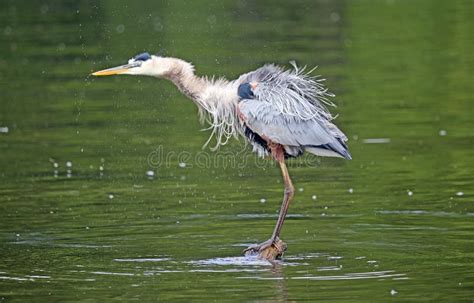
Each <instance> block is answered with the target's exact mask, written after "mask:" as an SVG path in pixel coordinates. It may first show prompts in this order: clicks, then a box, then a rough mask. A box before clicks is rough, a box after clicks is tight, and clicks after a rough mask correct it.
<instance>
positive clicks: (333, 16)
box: [330, 12, 341, 22]
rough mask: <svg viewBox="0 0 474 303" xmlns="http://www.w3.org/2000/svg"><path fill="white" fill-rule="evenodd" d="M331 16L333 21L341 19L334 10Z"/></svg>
mask: <svg viewBox="0 0 474 303" xmlns="http://www.w3.org/2000/svg"><path fill="white" fill-rule="evenodd" d="M330 18H331V21H332V22H338V21H339V20H340V19H341V17H340V16H339V14H338V13H336V12H332V13H331V15H330Z"/></svg>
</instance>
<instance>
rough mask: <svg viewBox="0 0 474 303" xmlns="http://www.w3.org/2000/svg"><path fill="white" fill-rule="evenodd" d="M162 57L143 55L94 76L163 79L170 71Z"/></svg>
mask: <svg viewBox="0 0 474 303" xmlns="http://www.w3.org/2000/svg"><path fill="white" fill-rule="evenodd" d="M163 59H165V58H162V57H160V56H155V55H150V54H149V53H141V54H138V55H136V56H135V57H133V58H131V59H130V60H128V63H127V64H124V65H120V66H116V67H111V68H107V69H103V70H100V71H97V72H95V73H93V74H92V75H93V76H111V75H144V76H155V77H162V76H164V75H165V74H166V73H167V72H168V71H169V66H168V64H167V62H166V60H163Z"/></svg>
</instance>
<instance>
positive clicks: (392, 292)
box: [390, 289, 398, 296]
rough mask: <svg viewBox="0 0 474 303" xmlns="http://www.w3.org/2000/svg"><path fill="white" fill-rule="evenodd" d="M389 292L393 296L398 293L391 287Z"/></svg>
mask: <svg viewBox="0 0 474 303" xmlns="http://www.w3.org/2000/svg"><path fill="white" fill-rule="evenodd" d="M390 294H391V295H392V296H395V295H396V294H398V291H396V290H395V289H392V290H391V291H390Z"/></svg>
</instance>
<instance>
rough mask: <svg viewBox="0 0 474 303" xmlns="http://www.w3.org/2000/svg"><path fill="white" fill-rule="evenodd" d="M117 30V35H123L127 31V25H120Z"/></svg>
mask: <svg viewBox="0 0 474 303" xmlns="http://www.w3.org/2000/svg"><path fill="white" fill-rule="evenodd" d="M115 30H116V31H117V33H119V34H122V33H123V32H124V31H125V25H123V24H119V25H117V27H116V28H115Z"/></svg>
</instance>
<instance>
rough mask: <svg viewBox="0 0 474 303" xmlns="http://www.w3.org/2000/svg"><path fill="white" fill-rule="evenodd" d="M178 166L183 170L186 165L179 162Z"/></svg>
mask: <svg viewBox="0 0 474 303" xmlns="http://www.w3.org/2000/svg"><path fill="white" fill-rule="evenodd" d="M178 165H179V167H181V168H185V167H186V163H184V162H179V164H178Z"/></svg>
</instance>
